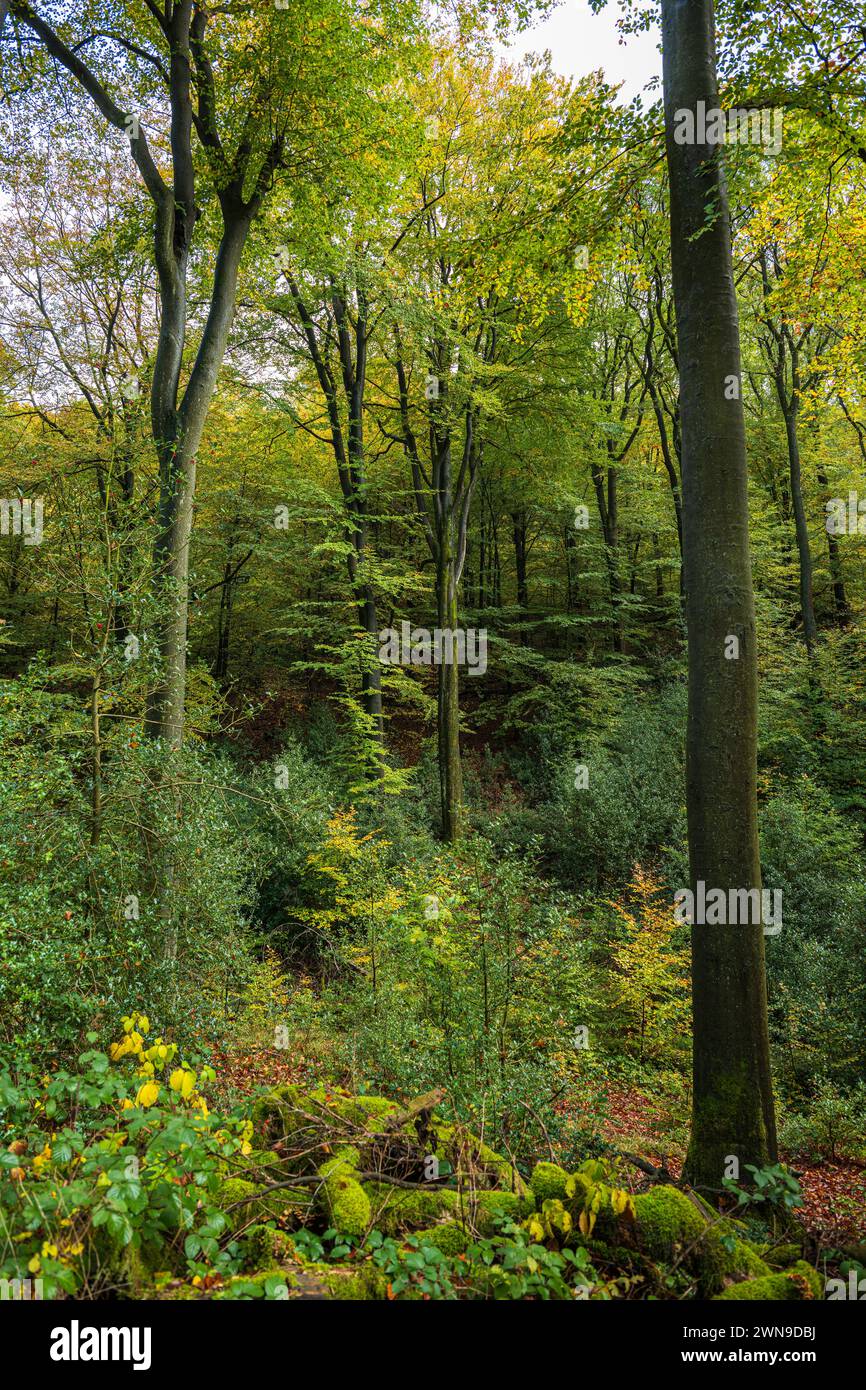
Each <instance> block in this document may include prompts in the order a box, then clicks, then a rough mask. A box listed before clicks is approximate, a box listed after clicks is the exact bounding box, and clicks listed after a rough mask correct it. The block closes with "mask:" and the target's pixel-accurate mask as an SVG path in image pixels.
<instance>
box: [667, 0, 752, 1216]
mask: <svg viewBox="0 0 866 1390" xmlns="http://www.w3.org/2000/svg"><path fill="white" fill-rule="evenodd" d="M662 46H663V54H664V102H665V129H666V145H667V162H668V169H669V173H670V185H671V257H672V264H673V284H674V299H675V303H676V311H677V330H678V342H679V361H680V374H681V382H680V404H681V412H682V450H683V555H684V564H685V585H686V618H687V623H688V635H689V711H688V733H687V749H686V751H687V774H686V801H687V809H688V829H689V856H690V876H691V889H692V892H693V893H695V892H696V890H697V884H698V882H699V881H702V882H703V883H705V885H706V888H707V891H709V889H710V888H720V889H723V890H725V891H726V892H727V890H729V889H737V888H740V889H752V888H757V889H758V890H760V887H761V871H760V861H759V855H758V835H757V805H756V798H757V789H756V782H757V758H756V742H757V664H756V650H755V646H756V640H755V614H754V597H753V592H752V576H751V569H750V563H749V536H748V497H747V465H746V447H745V422H744V416H743V407H742V401H741V400H740V399H739V392H737V393H733V394H736V396H737V399H734V400H729V399H726V392H725V381H726V378H727V377H732V376H735V377H736V378H737V379H738V380H739V379H740V374H741V368H740V343H739V326H738V322H737V304H736V296H735V292H734V282H733V268H732V255H731V231H730V220H729V215H728V202H727V192H726V188H725V182H724V174H723V170H722V166H721V161H720V158H719V155H720V146H718V145H715V146H712V145H707V144H698V143H693V144H680V143H678V142H677V140H676V139H675V136H674V128H675V113H676V112H678V111H683V110H690V111H691V112H692V114H693V118H694V117H695V115H696V109H697V103H698V102H705V103H706V108H705V109H706V110H712V109H715V108H716V107H717V106H718V88H717V82H716V64H715V37H714V14H713V4H712V0H662ZM677 125H679V128H680V131H682V126H681V124H680V123H679V122H677ZM728 394H732V393H728ZM731 637H735V638H736V639H737V641H738V644H739V652H738V656H737V657H736V659H732V660H728V659H726V650H727V651H728V652H729V653H730V652H731V650H732V648H731V645H730V638H731ZM692 969H693V1018H694V1055H693V1074H694V1095H693V1109H692V1133H691V1142H690V1145H689V1151H688V1156H687V1160H686V1167H685V1174H686V1177H687V1178H688V1180H689V1181H690V1182H691V1183H693V1184H694V1185H695V1186H696V1187H701V1188H705V1189H707V1190H718V1189H720V1188H721V1186H722V1179H723V1177H724V1175H725V1172H726V1170H727V1171H729V1170H728V1169H726V1165H727V1164H728V1161H729V1159H730V1157H731V1156H733V1157H735V1158H736V1159H738V1161H739V1165H740V1172H741V1173H742V1171H743V1168H744V1166H745V1165H746V1164H747V1163H753V1164H756V1165H757V1166H763V1165H764V1164H766V1163H767V1162H768V1161H770V1160H772V1159H774V1158H775V1156H776V1135H775V1117H774V1110H773V1095H772V1086H771V1079H770V1053H769V1041H768V1034H767V995H766V981H765V972H764V937H763V930H762V926H761V924H760V922H759V923H756V924H754V925H730V924H729V925H726V926H708V925H707V926H705V925H701V924H699V923H697V922H696V923H695V924H694V926H693V927H692Z"/></svg>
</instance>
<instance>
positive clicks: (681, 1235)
mask: <svg viewBox="0 0 866 1390" xmlns="http://www.w3.org/2000/svg"><path fill="white" fill-rule="evenodd" d="M634 1205H635V1213H636V1221H637V1232H638V1240H639V1242H640V1245H641V1247H642V1248H643V1249H644V1250H646V1252H647V1254H648V1255H651V1256H652V1258H653V1259H654V1260H670V1259H671V1258H673V1257H674V1255H675V1254H676V1253H677V1247H679V1246H681V1245H682V1244H683V1243H688V1242H690V1241H696V1240H700V1239H701V1237H702V1236H703V1234H704V1232H705V1231H706V1229H707V1223H706V1221H705V1220H704V1218H703V1216H702V1215H701V1213H700V1212H699V1211H698V1210H697V1209H696V1208H695V1207H694V1206H693V1205H692V1203H691V1202H690V1201H689V1199H688V1197H687V1196H686V1195H685V1193H684V1192H680V1191H679V1190H678V1189H677V1188H676V1187H668V1186H659V1187H654V1188H653V1189H652V1190H651V1191H650V1192H641V1193H639V1194H638V1196H637V1197H635V1201H634Z"/></svg>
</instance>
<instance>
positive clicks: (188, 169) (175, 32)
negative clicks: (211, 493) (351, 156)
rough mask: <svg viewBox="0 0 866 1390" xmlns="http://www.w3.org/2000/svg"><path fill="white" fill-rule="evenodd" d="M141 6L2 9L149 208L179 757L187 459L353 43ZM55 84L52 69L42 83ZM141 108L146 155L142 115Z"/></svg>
mask: <svg viewBox="0 0 866 1390" xmlns="http://www.w3.org/2000/svg"><path fill="white" fill-rule="evenodd" d="M146 6H147V11H148V14H147V15H146V16H142V15H141V14H140V13H139V8H138V6H135V5H132V4H128V3H112V0H105V3H94V4H90V5H88V6H87V7H86V8H85V9H84V10H83V12H82V13H81V14H80V16H78V17H77V19H75V20H74V21H71V20H69V19H68V17H67V13H66V7H65V6H63V5H62V4H58V3H48V0H46V4H45V5H44V6H40V7H39V8H38V9H37V8H36V7H34V6H32V5H30V4H28V3H27V2H26V0H10V3H9V11H10V14H11V17H12V20H13V27H14V33H13V34H12V35H11V38H12V41H13V42H12V48H11V52H12V57H11V59H8V60H7V59H4V62H5V61H11V62H13V63H14V62H15V61H17V58H18V54H19V53H20V54H21V55H22V56H23V62H24V65H25V68H26V69H27V71H28V73H29V74H30V75H31V76H35V75H36V74H38V73H40V71H41V64H40V59H41V55H42V53H45V54H47V55H48V56H49V57H50V58H51V59H52V60H53V61H54V63H56V64H57V65H58V67H59V68H60V69H61V70H62V71H64V72H65V73H66V74H67V75H68V76H69V77H70V78H71V79H72V80H73V83H74V84H76V85H77V87H78V88H79V89H80V90H81V91H82V92H83V93H85V94H86V96H87V97H88V98H89V100H90V101H91V102H92V103H93V104H94V106H95V107H96V109H97V111H98V112H99V113H100V115H101V116H102V117H103V118H104V119H105V120H106V121H107V122H108V123H109V125H110V126H111V127H114V129H115V130H117V131H120V132H122V133H123V135H124V136H125V137H127V139H128V141H129V150H130V153H131V156H132V159H133V160H134V162H135V164H136V167H137V168H138V171H139V173H140V175H141V178H142V180H143V182H144V185H145V187H146V189H147V192H148V194H149V195H150V198H151V201H152V204H153V219H154V230H153V235H154V240H153V255H154V264H155V267H156V271H157V276H158V282H159V338H158V346H157V350H156V356H155V360H154V363H153V372H152V380H151V390H150V415H151V430H152V438H153V445H154V448H155V450H156V454H157V457H158V460H159V470H160V498H159V507H158V518H157V528H156V535H155V540H154V548H153V567H154V576H155V580H156V585H157V591H158V594H159V597H160V600H161V607H162V613H161V618H160V623H159V633H158V645H159V651H160V657H161V668H160V677H159V679H158V682H157V684H156V685H155V687H154V688H153V689H152V690H151V692H150V696H149V699H148V706H147V712H146V716H145V728H146V730H147V732H148V733H149V734H150V735H151V736H152V737H154V738H163V739H165V740H166V741H167V742H168V743H169V744H171V745H175V746H176V745H178V744H179V743H180V742H181V740H182V737H183V718H184V701H185V692H186V634H187V620H188V607H189V587H188V580H189V549H190V536H191V531H192V523H193V505H194V498H195V475H196V458H197V454H198V449H199V445H200V443H201V438H202V433H203V430H204V426H205V422H206V419H207V414H208V410H209V408H210V404H211V400H212V398H213V393H214V390H215V387H216V383H217V377H218V374H219V371H220V367H221V365H222V362H223V358H224V355H225V351H226V347H227V343H228V338H229V331H230V328H231V323H232V317H233V313H234V307H235V299H236V294H237V284H238V275H239V272H240V265H241V257H242V255H243V251H244V247H245V245H246V242H247V239H248V236H249V232H250V228H251V226H252V224H253V222H254V220H255V218H256V217H257V216H258V214H259V212H260V210H261V207H262V204H263V202H264V199H265V197H266V195H267V193H268V192H269V190H270V188H271V185H272V183H273V180H274V178H275V175H276V173H277V170H278V169H279V168H280V167H281V166H283V167H286V166H290V167H291V168H292V171H293V173H294V175H295V177H299V176H300V175H301V173H303V174H304V175H308V174H309V173H310V172H312V171H313V170H315V169H316V168H317V167H318V166H319V165H320V163H321V159H322V147H323V144H325V145H326V144H327V143H328V141H329V140H330V139H332V138H333V133H332V132H330V131H329V120H328V118H329V116H334V121H333V127H334V130H335V131H337V132H339V131H340V130H341V128H342V125H341V122H340V121H339V120H338V119H337V111H336V107H337V101H336V98H335V97H334V96H332V95H330V93H331V91H332V89H331V86H330V84H331V83H332V82H333V81H334V78H335V76H336V75H337V73H339V72H340V70H341V66H342V59H343V57H344V56H345V51H346V33H347V30H346V24H345V21H344V18H343V16H342V15H341V13H339V9H338V7H337V11H336V12H334V10H332V8H331V6H330V4H329V0H322V3H317V0H309V2H308V3H304V4H301V5H298V6H295V5H293V6H292V7H291V8H290V9H288V8H287V9H282V8H281V9H279V10H277V9H276V8H273V9H271V8H270V7H268V8H267V9H262V10H258V11H256V10H254V11H251V12H247V13H243V14H239V15H238V16H236V17H235V16H233V15H231V14H221V15H220V16H219V17H218V20H217V22H216V23H214V15H213V14H212V12H211V11H210V10H208V8H207V7H206V6H205V5H204V4H200V3H198V0H162V4H160V3H159V2H158V0H146ZM46 15H47V16H48V17H47V18H46V17H45V16H46ZM311 20H315V21H316V22H315V23H310V22H309V21H311ZM348 32H349V33H350V32H351V31H348ZM311 35H312V37H311ZM349 47H350V48H351V47H352V44H351V43H349ZM301 54H303V58H304V61H303V62H300V61H299V58H300V56H301ZM83 55H84V56H83ZM88 55H89V56H88ZM357 56H358V55H357V53H353V57H355V58H357ZM326 69H327V74H326ZM52 71H53V69H52V68H50V67H47V68H46V72H47V73H48V74H49V76H48V79H47V80H48V81H49V83H50V82H51V80H52V79H51V76H50V74H51V73H52ZM148 103H149V104H150V105H151V107H152V110H153V121H152V127H153V133H152V135H151V139H152V141H153V148H151V141H150V140H149V139H148V134H147V131H146V129H145V126H146V125H149V124H151V122H149V121H148V119H147V117H146V116H145V115H144V114H143V112H144V109H145V107H146V105H147V104H148ZM310 107H312V110H310ZM304 108H307V109H306V110H304ZM301 111H304V114H303V116H302V115H301V114H300V112H301ZM313 112H315V118H314V116H313ZM321 131H326V132H328V135H327V138H324V139H323V137H322V136H321V135H320V134H319V132H321ZM167 171H168V172H167ZM213 202H215V203H216V204H217V208H216V209H215V210H214V211H215V212H216V217H215V222H216V229H215V232H214V234H213V236H214V243H215V254H214V258H213V268H212V271H211V272H210V273H207V272H205V274H204V275H203V276H202V280H203V285H202V290H203V294H204V298H205V302H206V305H207V309H206V314H205V319H204V323H203V325H202V327H201V332H200V336H199V341H198V345H197V349H196V352H195V358H194V361H193V363H192V366H191V368H190V369H189V371H188V375H187V376H186V378H185V373H186V370H187V362H186V354H187V352H188V350H189V346H190V345H189V341H188V339H189V329H190V326H191V323H190V317H191V316H190V308H189V300H190V285H189V281H190V276H191V272H192V268H193V265H194V260H193V257H194V252H195V250H196V249H197V248H199V249H200V250H201V251H202V253H203V254H206V253H207V251H208V246H207V236H208V225H207V224H208V216H207V215H208V213H210V212H211V207H210V206H208V204H211V205H212V204H213ZM196 269H197V270H198V269H199V267H196ZM184 378H185V379H184Z"/></svg>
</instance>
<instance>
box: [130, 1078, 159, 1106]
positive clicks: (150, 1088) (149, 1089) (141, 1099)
mask: <svg viewBox="0 0 866 1390" xmlns="http://www.w3.org/2000/svg"><path fill="white" fill-rule="evenodd" d="M158 1096H159V1086H158V1085H157V1083H156V1082H155V1081H147V1082H145V1084H144V1085H143V1086H139V1088H138V1094H137V1096H136V1097H135V1103H136V1105H142V1106H144V1107H145V1108H146V1107H147V1106H148V1105H153V1103H154V1101H155V1100H156V1099H157V1097H158Z"/></svg>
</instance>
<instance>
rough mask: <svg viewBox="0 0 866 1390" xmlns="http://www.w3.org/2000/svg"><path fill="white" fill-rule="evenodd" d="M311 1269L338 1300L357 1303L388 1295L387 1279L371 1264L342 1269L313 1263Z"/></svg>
mask: <svg viewBox="0 0 866 1390" xmlns="http://www.w3.org/2000/svg"><path fill="white" fill-rule="evenodd" d="M313 1269H314V1271H315V1273H316V1274H317V1275H318V1276H319V1278H321V1280H322V1282H323V1283H324V1284H325V1286H326V1288H327V1289H328V1292H329V1293H330V1295H331V1297H332V1298H334V1299H338V1300H339V1301H340V1302H351V1303H359V1302H363V1301H366V1300H369V1299H385V1298H387V1297H388V1280H387V1279H386V1277H385V1275H384V1274H382V1273H381V1272H380V1271H379V1270H378V1269H376V1267H375V1266H374V1265H372V1264H369V1263H367V1264H361V1265H358V1266H357V1268H355V1269H344V1268H342V1267H341V1266H339V1265H336V1266H335V1265H315V1266H313Z"/></svg>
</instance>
